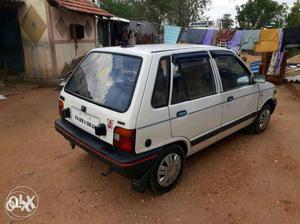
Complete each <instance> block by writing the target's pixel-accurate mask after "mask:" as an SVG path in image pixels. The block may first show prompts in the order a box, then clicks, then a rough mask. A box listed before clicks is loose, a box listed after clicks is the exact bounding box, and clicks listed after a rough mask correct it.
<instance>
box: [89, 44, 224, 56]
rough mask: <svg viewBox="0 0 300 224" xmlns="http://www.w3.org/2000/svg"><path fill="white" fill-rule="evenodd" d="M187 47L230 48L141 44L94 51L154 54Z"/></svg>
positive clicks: (204, 48) (204, 46)
mask: <svg viewBox="0 0 300 224" xmlns="http://www.w3.org/2000/svg"><path fill="white" fill-rule="evenodd" d="M185 49H187V50H188V49H190V50H193V49H199V50H228V49H226V48H222V47H215V46H209V45H197V44H141V45H135V46H129V47H121V46H116V47H103V48H96V49H94V51H107V52H116V53H131V54H154V53H159V52H166V51H170V52H172V51H178V50H185Z"/></svg>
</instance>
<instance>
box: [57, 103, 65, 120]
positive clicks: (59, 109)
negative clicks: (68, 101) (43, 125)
mask: <svg viewBox="0 0 300 224" xmlns="http://www.w3.org/2000/svg"><path fill="white" fill-rule="evenodd" d="M63 109H64V101H62V100H61V99H59V100H58V113H59V115H60V116H61V117H63Z"/></svg>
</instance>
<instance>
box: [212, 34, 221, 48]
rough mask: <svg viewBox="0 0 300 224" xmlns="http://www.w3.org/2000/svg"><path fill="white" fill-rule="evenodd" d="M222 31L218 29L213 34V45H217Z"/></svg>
mask: <svg viewBox="0 0 300 224" xmlns="http://www.w3.org/2000/svg"><path fill="white" fill-rule="evenodd" d="M219 32H220V31H219V30H216V31H215V32H214V34H213V37H212V40H211V45H213V46H216V45H217V36H218V33H219Z"/></svg>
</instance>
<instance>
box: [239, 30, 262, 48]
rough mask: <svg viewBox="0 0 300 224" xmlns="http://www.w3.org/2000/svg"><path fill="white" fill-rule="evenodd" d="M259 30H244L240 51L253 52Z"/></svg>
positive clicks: (257, 40)
mask: <svg viewBox="0 0 300 224" xmlns="http://www.w3.org/2000/svg"><path fill="white" fill-rule="evenodd" d="M259 35H260V30H245V31H244V35H243V39H242V42H241V50H254V46H255V44H256V43H258V42H259Z"/></svg>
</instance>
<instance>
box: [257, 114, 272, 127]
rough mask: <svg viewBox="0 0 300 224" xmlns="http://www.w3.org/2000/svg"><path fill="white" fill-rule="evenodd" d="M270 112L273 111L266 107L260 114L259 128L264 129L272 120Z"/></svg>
mask: <svg viewBox="0 0 300 224" xmlns="http://www.w3.org/2000/svg"><path fill="white" fill-rule="evenodd" d="M270 114H271V112H270V111H269V110H268V109H265V110H264V111H263V112H262V113H261V114H260V118H259V129H260V130H264V129H265V128H266V127H267V125H268V123H269V120H270Z"/></svg>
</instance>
